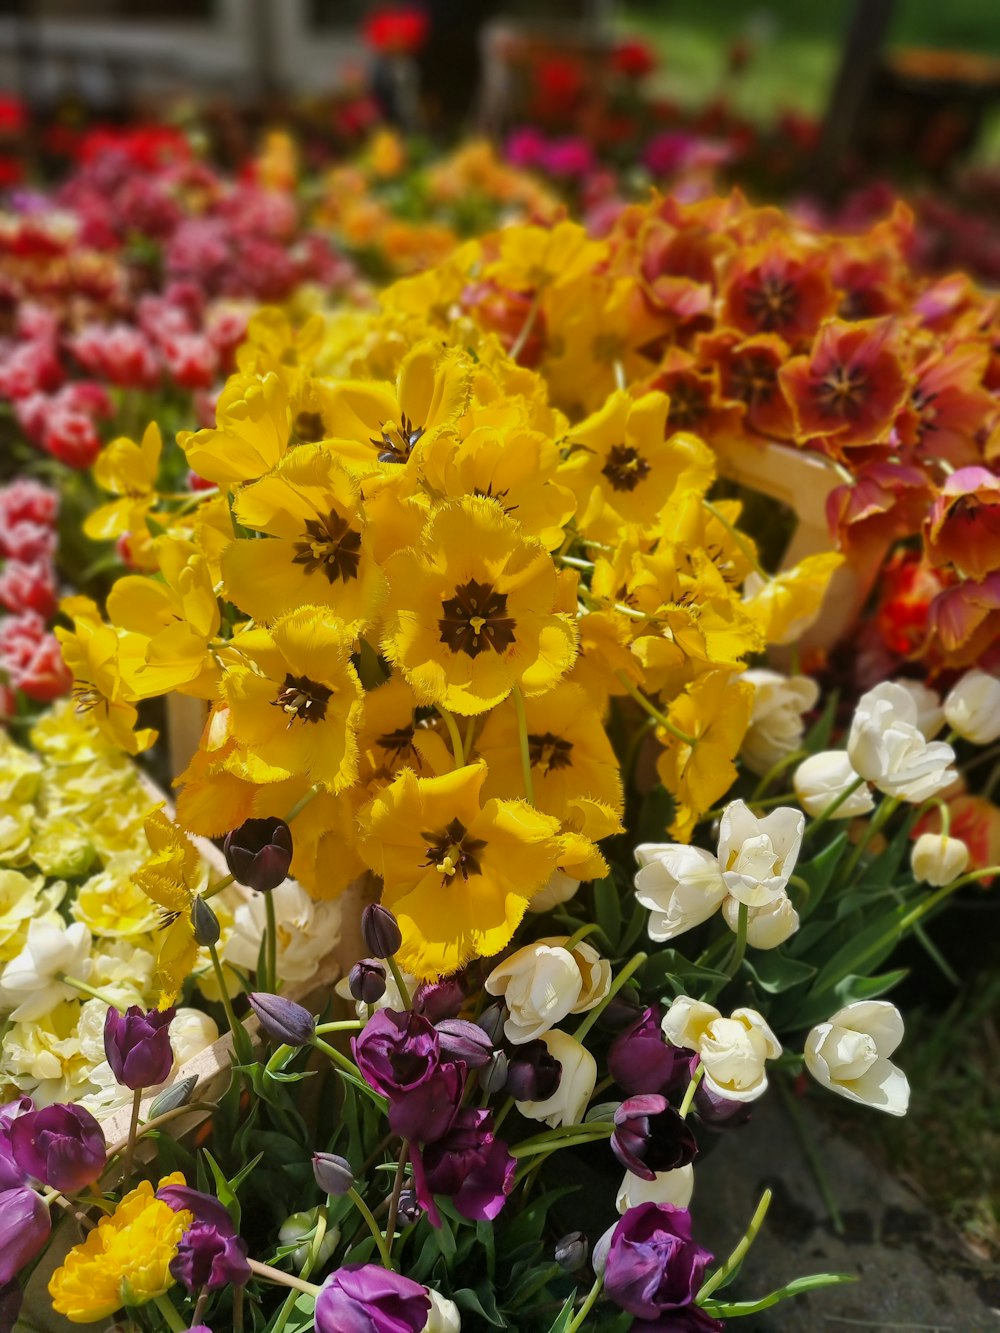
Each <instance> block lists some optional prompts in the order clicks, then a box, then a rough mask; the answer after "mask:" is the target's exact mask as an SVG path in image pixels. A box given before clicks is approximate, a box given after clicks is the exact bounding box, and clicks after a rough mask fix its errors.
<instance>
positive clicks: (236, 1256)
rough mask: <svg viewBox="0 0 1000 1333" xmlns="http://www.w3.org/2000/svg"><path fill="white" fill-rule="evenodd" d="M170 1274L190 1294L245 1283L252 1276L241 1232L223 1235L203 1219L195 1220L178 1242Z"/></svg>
mask: <svg viewBox="0 0 1000 1333" xmlns="http://www.w3.org/2000/svg"><path fill="white" fill-rule="evenodd" d="M170 1274H171V1276H172V1277H174V1278H176V1279H177V1281H178V1282H181V1283H183V1284H184V1286H185V1287H187V1289H188V1291H189V1292H191V1294H192V1295H193V1294H194V1293H195V1292H196V1291H221V1289H222V1288H223V1287H242V1286H245V1285H246V1283H247V1282H249V1280H250V1278H251V1276H252V1274H251V1271H250V1265H249V1264H248V1263H247V1243H246V1241H245V1240H244V1239H243V1238H242V1236H236V1235H233V1234H229V1235H226V1234H224V1233H223V1232H221V1231H217V1230H216V1228H215V1227H213V1226H210V1225H208V1224H207V1223H205V1222H195V1223H194V1224H193V1225H192V1226H190V1227H188V1229H187V1231H185V1233H184V1235H183V1236H182V1237H181V1238H180V1240H179V1241H178V1243H177V1253H176V1254H175V1255H174V1257H173V1259H171V1261H170Z"/></svg>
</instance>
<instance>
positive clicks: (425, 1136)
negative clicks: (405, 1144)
mask: <svg viewBox="0 0 1000 1333" xmlns="http://www.w3.org/2000/svg"><path fill="white" fill-rule="evenodd" d="M464 1091H465V1066H464V1065H462V1064H451V1063H448V1064H441V1065H439V1066H438V1067H437V1069H435V1070H434V1072H433V1073H432V1074H431V1076H430V1077H429V1078H426V1079H424V1080H423V1081H422V1082H420V1083H418V1084H417V1085H416V1086H415V1087H412V1088H410V1089H409V1090H408V1091H407V1092H405V1093H403V1094H401V1095H399V1096H390V1097H389V1128H390V1129H391V1130H392V1132H393V1134H395V1135H397V1136H398V1137H399V1138H401V1139H411V1140H412V1141H413V1142H414V1143H433V1142H434V1141H435V1139H439V1138H441V1136H442V1135H443V1134H446V1133H447V1132H448V1130H449V1128H450V1127H451V1123H452V1121H453V1120H454V1119H455V1112H456V1111H457V1110H458V1108H459V1105H460V1103H461V1101H462V1093H463V1092H464Z"/></svg>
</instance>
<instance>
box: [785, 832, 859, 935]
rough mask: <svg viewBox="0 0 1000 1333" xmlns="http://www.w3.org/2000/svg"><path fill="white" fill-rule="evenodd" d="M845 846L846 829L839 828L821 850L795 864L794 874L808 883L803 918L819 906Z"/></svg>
mask: <svg viewBox="0 0 1000 1333" xmlns="http://www.w3.org/2000/svg"><path fill="white" fill-rule="evenodd" d="M846 848H847V831H846V829H841V830H840V832H839V833H837V835H836V836H835V837H834V838H833V839H832V841H831V842H829V843H828V844H827V846H826V847H824V848H823V850H822V851H821V852H817V854H816V855H815V856H814V857H813V858H812V859H811V860H809V861H805V862H801V863H800V864H799V865H798V866H796V868H795V873H796V875H798V876H799V877H800V878H801V879H804V880H805V882H806V883H807V884H808V885H809V897H808V898H807V899H806V901H805V902H804V903H803V905H802V917H803V919H805V918H807V917H809V916H811V915H812V914H813V912H815V910H816V908H817V907H818V906H819V904H820V902H821V901H822V898H823V895H824V894H825V893H826V891H827V889H828V888H829V887H830V881H831V880H832V879H833V876H834V872H835V871H836V869H837V866H838V865H839V864H840V859H841V857H842V856H843V855H844V851H845V849H846Z"/></svg>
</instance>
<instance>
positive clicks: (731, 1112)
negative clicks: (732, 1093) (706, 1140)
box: [693, 1080, 753, 1130]
mask: <svg viewBox="0 0 1000 1333" xmlns="http://www.w3.org/2000/svg"><path fill="white" fill-rule="evenodd" d="M693 1105H694V1111H695V1114H696V1115H697V1117H698V1121H699V1123H700V1124H702V1125H704V1126H705V1127H706V1129H714V1130H723V1129H738V1128H739V1127H740V1125H745V1124H746V1123H747V1121H748V1120H749V1119H750V1117H751V1115H752V1114H753V1106H752V1105H751V1103H749V1102H738V1101H735V1100H734V1099H733V1098H732V1097H723V1096H722V1094H721V1093H719V1092H716V1091H715V1089H714V1088H709V1087H706V1085H705V1082H704V1080H702V1081H701V1082H700V1083H699V1084H698V1086H697V1088H696V1089H695V1093H694V1103H693Z"/></svg>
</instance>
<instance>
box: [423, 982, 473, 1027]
mask: <svg viewBox="0 0 1000 1333" xmlns="http://www.w3.org/2000/svg"><path fill="white" fill-rule="evenodd" d="M467 998H468V995H467V993H466V986H465V981H464V978H463V977H462V976H454V977H445V979H444V980H443V981H429V982H426V983H425V984H424V985H423V986H421V987H419V989H418V990H417V993H416V995H414V997H413V1007H414V1009H416V1011H417V1013H418V1014H423V1016H424V1018H429V1019H430V1021H431V1022H432V1023H440V1022H441V1020H442V1019H443V1018H454V1017H455V1015H456V1014H457V1013H458V1012H459V1010H460V1009H461V1008H462V1006H463V1005H464V1004H465V1002H466V1000H467Z"/></svg>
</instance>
